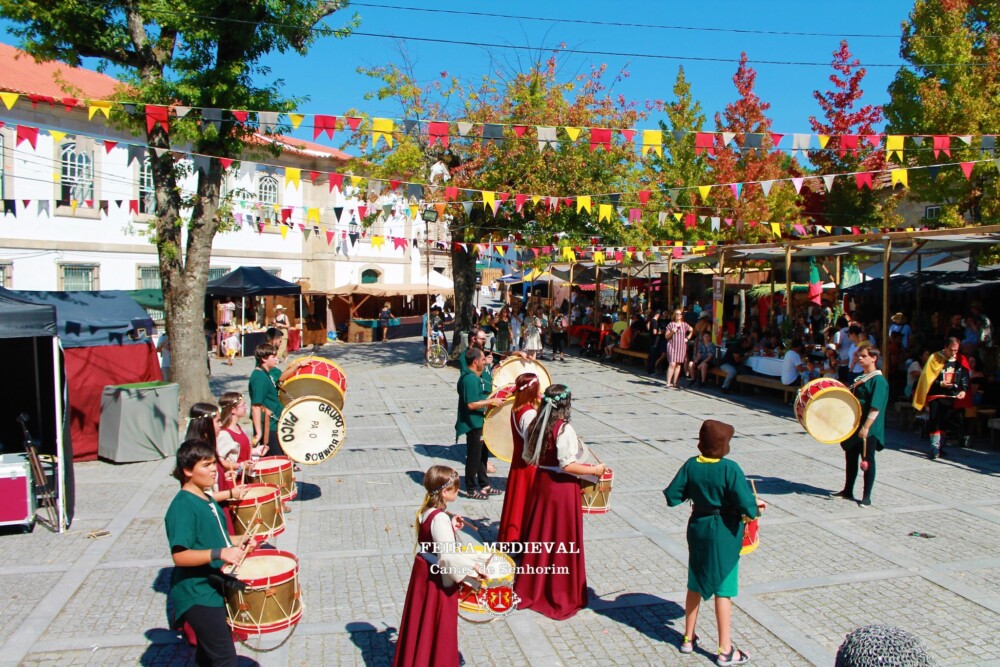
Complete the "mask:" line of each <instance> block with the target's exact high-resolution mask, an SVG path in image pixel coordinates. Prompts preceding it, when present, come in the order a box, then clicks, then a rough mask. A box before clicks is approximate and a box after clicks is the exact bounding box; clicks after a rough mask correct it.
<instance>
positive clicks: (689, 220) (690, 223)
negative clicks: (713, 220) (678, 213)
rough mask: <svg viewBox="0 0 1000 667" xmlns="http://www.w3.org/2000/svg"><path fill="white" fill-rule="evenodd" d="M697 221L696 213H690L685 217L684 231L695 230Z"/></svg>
mask: <svg viewBox="0 0 1000 667" xmlns="http://www.w3.org/2000/svg"><path fill="white" fill-rule="evenodd" d="M696 221H697V218H696V217H695V215H694V213H688V214H687V215H685V216H684V229H694V227H695V223H696Z"/></svg>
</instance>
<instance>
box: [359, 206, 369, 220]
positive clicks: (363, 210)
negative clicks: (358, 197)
mask: <svg viewBox="0 0 1000 667" xmlns="http://www.w3.org/2000/svg"><path fill="white" fill-rule="evenodd" d="M366 215H368V207H367V206H359V207H358V217H359V218H361V219H362V220H364V219H365V216H366Z"/></svg>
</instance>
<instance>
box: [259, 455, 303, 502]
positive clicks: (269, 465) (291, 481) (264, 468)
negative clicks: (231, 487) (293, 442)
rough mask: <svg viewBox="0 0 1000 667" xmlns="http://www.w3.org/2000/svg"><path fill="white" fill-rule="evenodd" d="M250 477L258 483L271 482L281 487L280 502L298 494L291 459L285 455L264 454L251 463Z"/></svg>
mask: <svg viewBox="0 0 1000 667" xmlns="http://www.w3.org/2000/svg"><path fill="white" fill-rule="evenodd" d="M250 477H251V478H252V479H253V480H254V482H256V483H258V484H273V485H275V486H277V487H278V488H280V489H281V502H283V503H284V502H288V501H289V500H292V499H293V498H295V496H297V495H299V490H298V487H297V486H296V485H295V472H294V471H293V469H292V460H291V459H290V458H288V457H287V456H265V457H263V458H260V459H257V462H256V463H254V464H253V470H252V471H251V472H250Z"/></svg>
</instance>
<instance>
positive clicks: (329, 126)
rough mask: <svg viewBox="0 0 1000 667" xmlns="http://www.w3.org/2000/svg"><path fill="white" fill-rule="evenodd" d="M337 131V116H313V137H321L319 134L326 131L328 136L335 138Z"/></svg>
mask: <svg viewBox="0 0 1000 667" xmlns="http://www.w3.org/2000/svg"><path fill="white" fill-rule="evenodd" d="M336 131H337V117H336V116H324V115H322V114H316V115H315V116H313V139H319V135H321V134H323V133H324V132H326V136H328V137H330V138H331V139H333V133H334V132H336Z"/></svg>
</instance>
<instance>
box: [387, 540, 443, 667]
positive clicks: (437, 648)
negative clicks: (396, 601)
mask: <svg viewBox="0 0 1000 667" xmlns="http://www.w3.org/2000/svg"><path fill="white" fill-rule="evenodd" d="M430 568H431V566H430V564H429V563H428V562H427V561H426V560H424V559H423V557H422V556H420V555H417V556H416V557H415V558H414V559H413V570H412V572H411V573H410V585H409V587H407V589H406V604H405V605H404V606H403V620H402V621H400V622H399V635H398V636H399V638H398V639H397V640H396V657H395V658H394V659H393V661H392V664H393V666H394V667H422V666H423V665H426V666H427V667H437V665H442V666H445V667H458V586H455V585H452V586H449V587H446V586H445V585H444V584H443V583H442V581H441V575H439V574H431V569H430Z"/></svg>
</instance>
